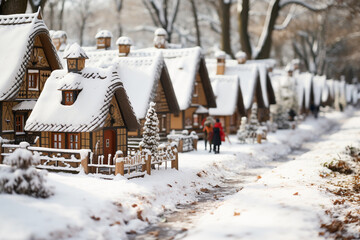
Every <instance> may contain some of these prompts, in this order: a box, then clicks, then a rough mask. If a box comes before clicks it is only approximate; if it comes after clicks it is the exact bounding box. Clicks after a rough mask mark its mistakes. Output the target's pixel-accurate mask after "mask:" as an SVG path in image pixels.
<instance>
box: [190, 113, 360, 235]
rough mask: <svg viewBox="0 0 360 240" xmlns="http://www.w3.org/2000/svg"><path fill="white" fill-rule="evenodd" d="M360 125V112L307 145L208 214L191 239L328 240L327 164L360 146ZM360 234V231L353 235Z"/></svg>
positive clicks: (328, 198)
mask: <svg viewBox="0 0 360 240" xmlns="http://www.w3.org/2000/svg"><path fill="white" fill-rule="evenodd" d="M359 122H360V113H359V112H357V113H356V115H355V116H353V117H352V118H350V119H348V120H347V121H345V122H343V124H342V125H341V126H340V127H339V126H338V125H335V126H334V127H333V128H332V130H331V131H327V133H326V134H324V135H322V136H320V138H318V139H316V140H315V141H312V142H307V143H304V144H303V149H307V150H306V151H305V152H304V153H302V154H300V155H298V156H296V157H295V158H294V160H293V161H288V162H286V163H284V164H281V165H279V166H277V167H276V168H275V169H273V170H271V171H267V172H264V173H263V174H262V175H261V179H259V180H258V181H256V182H253V183H250V184H246V185H245V186H244V189H243V190H242V191H241V192H239V193H237V194H234V195H232V196H230V197H229V198H227V199H226V200H225V201H224V202H222V203H221V204H220V206H219V207H218V208H217V209H214V211H212V212H210V213H206V214H204V215H203V216H202V217H201V218H200V219H198V220H197V221H196V223H194V225H196V227H195V228H193V229H191V231H190V232H189V233H188V234H187V237H185V239H225V238H226V239H277V240H278V239H284V240H288V239H324V236H321V235H319V232H320V231H322V230H321V229H320V222H326V221H328V220H329V219H328V218H329V217H328V216H326V214H325V210H326V209H331V208H333V207H334V206H333V205H334V204H333V201H332V200H333V199H334V197H333V196H331V195H330V194H329V193H326V192H325V191H324V188H323V187H322V186H325V185H326V184H327V180H326V179H324V178H322V177H320V173H323V172H327V171H329V170H328V169H324V167H323V166H322V165H323V163H325V162H330V161H332V160H333V159H335V158H336V157H337V156H339V155H338V154H340V153H342V152H344V150H345V147H346V146H359V142H360V141H359V137H358V136H359V135H360V124H359ZM345 210H346V206H345V209H344V210H343V211H344V212H345ZM359 230H360V229H359V226H358V227H357V228H355V229H354V232H353V234H358V233H359ZM325 237H329V236H328V235H326V234H325Z"/></svg>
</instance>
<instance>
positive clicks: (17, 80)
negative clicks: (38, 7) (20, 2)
mask: <svg viewBox="0 0 360 240" xmlns="http://www.w3.org/2000/svg"><path fill="white" fill-rule="evenodd" d="M36 36H39V37H40V40H41V43H42V44H43V45H44V46H46V47H47V48H46V49H47V50H45V55H46V58H47V60H48V62H49V64H50V67H51V69H58V68H61V63H60V60H59V58H58V56H57V54H56V50H55V48H54V46H53V45H52V43H51V39H50V36H49V31H48V29H47V27H46V26H45V23H44V21H43V20H42V19H41V15H40V12H37V13H33V14H14V15H2V16H0V53H1V54H0V73H1V74H0V101H5V100H11V99H13V98H15V97H16V96H17V93H18V91H19V90H20V86H21V84H22V82H23V80H24V74H25V72H26V67H27V64H28V62H29V60H30V55H31V53H32V50H33V45H34V39H35V37H36Z"/></svg>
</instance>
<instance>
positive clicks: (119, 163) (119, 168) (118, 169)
mask: <svg viewBox="0 0 360 240" xmlns="http://www.w3.org/2000/svg"><path fill="white" fill-rule="evenodd" d="M115 161H116V162H115V176H116V175H118V174H120V175H122V176H124V160H123V158H117V159H116V160H115Z"/></svg>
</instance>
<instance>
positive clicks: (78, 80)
mask: <svg viewBox="0 0 360 240" xmlns="http://www.w3.org/2000/svg"><path fill="white" fill-rule="evenodd" d="M65 58H66V59H67V66H68V68H67V70H57V71H54V72H53V73H52V74H51V76H50V77H49V79H48V81H47V82H46V84H45V86H44V90H43V92H42V93H41V95H40V97H39V99H38V102H37V104H36V106H35V107H34V109H33V112H32V113H31V115H30V117H29V119H28V120H27V122H26V127H25V130H26V131H29V132H37V133H41V138H40V144H39V145H40V146H41V147H48V148H61V149H91V150H92V152H93V153H94V155H95V156H100V155H103V156H105V163H107V161H108V159H112V158H113V157H114V154H115V153H116V151H118V150H121V151H122V152H123V154H124V155H126V154H127V139H128V131H129V130H136V129H138V128H139V126H140V125H139V123H138V120H137V118H136V116H135V114H134V112H133V109H132V107H131V103H130V101H129V99H128V96H127V94H126V91H125V88H124V86H123V84H122V82H121V80H120V77H119V75H118V73H117V71H116V70H115V69H114V68H112V67H110V68H106V69H102V68H93V67H85V59H86V58H87V55H86V53H85V52H84V51H83V50H82V49H81V48H80V47H79V45H77V44H73V45H71V47H70V48H69V49H68V51H66V53H65Z"/></svg>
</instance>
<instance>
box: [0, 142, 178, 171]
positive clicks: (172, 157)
mask: <svg viewBox="0 0 360 240" xmlns="http://www.w3.org/2000/svg"><path fill="white" fill-rule="evenodd" d="M20 146H21V144H20V145H15V144H3V145H2V147H1V148H0V149H1V155H0V156H1V157H0V160H2V158H3V157H6V156H9V155H10V154H11V153H12V152H13V151H15V149H17V148H20ZM26 149H28V150H30V151H32V152H33V153H34V154H35V153H36V154H38V155H39V157H40V164H39V165H37V166H36V167H37V168H39V169H46V170H51V171H64V172H73V173H79V172H80V171H82V170H83V171H84V173H85V174H88V173H95V174H107V175H112V174H114V175H117V174H120V175H123V176H125V177H127V178H134V177H139V176H144V174H145V172H146V173H147V174H149V175H151V169H152V166H157V168H158V169H159V168H160V166H164V167H165V169H167V168H168V162H169V161H170V162H171V168H175V169H178V153H177V149H176V146H175V145H164V144H162V145H160V147H159V149H158V152H157V153H156V154H155V156H152V154H151V152H150V151H148V150H142V151H140V150H139V151H137V152H136V153H135V154H134V155H132V156H126V157H123V156H122V152H121V151H119V152H117V153H116V155H115V156H114V157H112V156H111V155H109V156H108V159H107V161H105V157H104V156H102V155H100V156H97V159H96V161H95V159H94V156H93V153H92V152H91V150H89V149H81V150H72V149H55V148H43V147H31V146H27V147H26ZM0 163H1V161H0Z"/></svg>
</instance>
